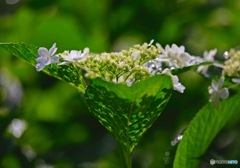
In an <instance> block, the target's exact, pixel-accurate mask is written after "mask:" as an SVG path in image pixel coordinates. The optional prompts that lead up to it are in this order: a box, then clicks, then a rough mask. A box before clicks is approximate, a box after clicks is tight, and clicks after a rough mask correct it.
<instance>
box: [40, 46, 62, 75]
mask: <svg viewBox="0 0 240 168" xmlns="http://www.w3.org/2000/svg"><path fill="white" fill-rule="evenodd" d="M56 51H57V47H56V43H54V44H53V45H52V47H51V48H50V49H49V50H48V49H47V48H45V47H40V48H39V49H38V57H37V59H36V61H37V65H36V69H37V71H41V70H42V69H43V68H44V67H45V66H47V65H49V64H52V63H58V62H59V57H58V55H55V53H56Z"/></svg>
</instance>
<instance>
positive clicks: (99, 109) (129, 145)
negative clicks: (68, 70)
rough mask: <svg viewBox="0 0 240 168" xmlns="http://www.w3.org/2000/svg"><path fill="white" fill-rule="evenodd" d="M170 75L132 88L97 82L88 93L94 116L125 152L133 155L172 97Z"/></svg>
mask: <svg viewBox="0 0 240 168" xmlns="http://www.w3.org/2000/svg"><path fill="white" fill-rule="evenodd" d="M171 91H172V81H171V78H170V77H169V76H167V75H157V76H154V77H150V78H147V79H145V80H143V81H141V82H139V83H136V84H134V85H133V86H131V87H128V86H126V85H122V84H114V83H109V82H106V81H103V80H101V79H98V78H97V79H95V80H93V82H92V83H91V84H90V85H89V87H88V88H87V90H86V97H87V103H88V105H89V107H90V111H91V113H92V114H93V115H94V116H95V117H96V118H97V119H98V120H99V121H100V123H101V124H102V125H103V126H104V127H106V128H107V130H108V131H110V132H111V133H112V134H113V136H114V137H115V139H116V141H117V142H118V143H119V144H120V146H121V148H123V150H124V151H125V152H128V153H130V154H131V153H132V151H133V149H134V147H135V146H136V145H137V144H138V142H139V140H140V139H141V137H142V136H143V134H144V133H145V132H146V131H147V130H148V129H149V128H150V127H151V125H152V124H153V123H154V121H155V120H156V119H157V118H158V116H159V115H160V114H161V113H162V111H163V109H164V107H165V106H166V104H167V103H168V101H169V99H170V97H171Z"/></svg>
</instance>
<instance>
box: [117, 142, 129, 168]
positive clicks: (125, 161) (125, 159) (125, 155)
mask: <svg viewBox="0 0 240 168" xmlns="http://www.w3.org/2000/svg"><path fill="white" fill-rule="evenodd" d="M118 146H119V148H120V154H121V160H122V165H123V168H132V154H131V152H130V149H126V148H124V147H123V146H122V145H120V144H119V145H118Z"/></svg>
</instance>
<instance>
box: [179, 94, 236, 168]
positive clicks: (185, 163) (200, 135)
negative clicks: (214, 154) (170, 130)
mask: <svg viewBox="0 0 240 168" xmlns="http://www.w3.org/2000/svg"><path fill="white" fill-rule="evenodd" d="M239 100H240V95H239V94H238V95H236V96H234V97H232V98H229V99H227V100H224V101H222V102H221V103H220V106H219V108H216V106H215V105H214V104H213V103H208V104H207V105H206V106H204V107H203V108H202V109H201V110H200V111H199V112H198V113H197V115H196V116H195V118H194V119H193V120H192V121H191V123H190V124H189V126H188V128H187V129H186V131H185V132H184V134H183V139H182V141H181V142H180V144H179V146H178V149H177V153H176V157H175V160H174V168H182V167H186V168H188V167H189V168H194V167H198V163H199V161H200V159H201V156H203V154H204V153H205V151H206V150H207V148H208V146H209V145H210V143H211V142H212V140H213V139H214V137H215V136H216V135H217V134H218V132H219V131H220V130H221V129H222V128H223V127H224V125H225V124H226V123H227V122H228V121H229V119H231V117H232V116H234V115H236V114H237V113H239V112H240V110H239V109H240V103H237V102H239Z"/></svg>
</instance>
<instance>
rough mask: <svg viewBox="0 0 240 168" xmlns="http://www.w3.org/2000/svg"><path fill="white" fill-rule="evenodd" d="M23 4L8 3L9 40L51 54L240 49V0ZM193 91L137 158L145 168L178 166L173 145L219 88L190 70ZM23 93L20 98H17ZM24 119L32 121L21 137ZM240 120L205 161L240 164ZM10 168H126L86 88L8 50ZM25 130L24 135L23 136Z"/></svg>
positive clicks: (0, 63) (6, 142) (1, 29)
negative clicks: (148, 46) (134, 48)
mask: <svg viewBox="0 0 240 168" xmlns="http://www.w3.org/2000/svg"><path fill="white" fill-rule="evenodd" d="M10 2H14V1H13V0H2V1H0V41H1V42H27V43H31V44H35V45H37V46H44V47H47V48H49V47H50V46H51V45H52V44H53V43H54V42H56V43H57V46H58V48H59V50H58V51H59V52H62V51H63V50H65V49H69V50H70V49H83V48H84V47H89V48H90V49H91V50H92V51H93V52H103V51H118V50H120V49H125V48H128V47H129V46H130V45H132V44H135V43H143V42H148V41H150V40H151V39H155V41H157V42H159V43H161V44H162V45H165V44H172V43H176V44H179V45H181V44H182V45H185V46H186V50H187V51H188V52H190V53H191V54H193V55H202V53H203V51H204V50H208V49H212V48H217V49H218V51H219V55H221V54H222V53H223V52H224V51H225V50H229V49H230V48H232V47H237V46H238V45H239V39H240V33H239V27H240V19H239V18H240V13H239V10H240V1H238V0H229V1H224V0H196V1H190V0H168V1H160V0H122V1H113V0H101V1H95V0H86V1H84V0H69V1H64V0H52V1H50V0H20V1H16V2H18V3H16V4H13V5H10V4H7V3H10ZM180 80H181V82H182V83H183V84H184V85H185V86H186V88H187V90H186V92H185V93H184V94H179V93H174V94H173V96H172V99H171V100H170V103H169V104H168V106H167V108H166V109H165V111H164V112H163V114H162V116H160V118H159V119H158V120H157V122H156V123H155V124H154V125H153V127H152V128H151V129H150V131H148V132H147V133H146V135H145V136H144V137H143V139H142V140H141V141H140V144H139V145H138V147H137V149H136V151H135V152H134V155H133V164H134V167H137V168H148V167H150V168H151V167H152V168H155V167H159V165H164V166H165V167H172V162H173V158H174V155H175V150H176V146H171V141H173V140H174V138H175V137H176V136H177V135H178V134H180V133H181V132H182V131H183V130H184V128H186V126H187V125H188V123H189V121H190V120H191V119H192V118H193V116H194V115H195V114H196V112H197V111H198V110H199V109H200V108H201V107H202V106H203V105H204V104H205V103H207V102H208V96H209V95H208V93H207V86H208V85H209V84H210V81H207V80H206V79H204V78H202V77H201V76H199V75H197V74H196V73H195V72H192V71H191V72H187V73H184V74H182V75H181V78H180ZM12 93H14V94H12ZM14 119H19V120H17V121H21V122H20V123H22V124H23V123H24V124H25V129H24V131H22V134H21V135H20V136H19V137H18V135H17V134H16V133H13V132H12V131H11V128H13V127H14V126H15V125H17V126H19V125H18V124H19V122H17V123H15V122H13V121H16V120H14ZM239 126H240V121H239V116H236V117H235V118H234V120H232V122H231V123H229V124H228V125H227V126H226V127H225V128H224V129H223V130H222V132H221V133H220V134H219V135H218V136H217V138H216V139H215V140H214V142H213V143H212V144H211V146H210V147H209V149H208V151H207V152H206V154H205V156H203V157H202V158H201V161H202V162H201V165H202V166H205V167H208V166H209V164H208V163H209V160H210V159H211V158H212V157H214V158H219V159H226V160H228V159H238V160H239V161H240V158H239V156H240V153H239V149H240V142H239V141H238V139H239V138H240V134H239ZM0 131H1V132H0V167H3V168H21V167H37V168H42V167H47V166H49V167H51V166H54V167H56V168H73V167H80V168H86V167H89V168H91V167H100V168H108V167H109V168H111V167H117V166H118V165H121V164H120V163H119V162H120V161H119V160H118V151H117V150H116V148H115V144H114V142H113V138H112V136H110V135H109V134H108V133H107V131H106V130H105V129H104V128H103V127H102V126H101V125H100V124H99V123H98V122H97V120H96V119H95V118H94V117H93V116H92V115H90V113H89V112H88V110H87V107H86V104H85V102H84V99H83V98H82V96H81V95H80V94H79V93H78V92H77V90H76V89H75V88H73V87H71V86H69V85H67V84H66V83H64V82H61V81H58V80H56V79H54V78H52V77H49V76H47V75H45V74H43V73H38V72H36V70H35V68H34V67H32V66H30V65H28V64H26V63H25V62H23V61H21V60H19V59H17V58H16V57H14V56H11V55H9V54H8V53H6V52H5V51H3V50H0ZM20 132H21V131H20Z"/></svg>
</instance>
